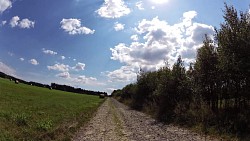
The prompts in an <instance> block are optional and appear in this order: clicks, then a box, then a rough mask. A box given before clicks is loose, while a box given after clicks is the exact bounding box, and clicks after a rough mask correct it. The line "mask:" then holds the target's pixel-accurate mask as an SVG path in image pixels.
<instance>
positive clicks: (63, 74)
mask: <svg viewBox="0 0 250 141" xmlns="http://www.w3.org/2000/svg"><path fill="white" fill-rule="evenodd" d="M56 76H57V77H61V78H70V74H69V72H62V73H59V74H57V75H56Z"/></svg>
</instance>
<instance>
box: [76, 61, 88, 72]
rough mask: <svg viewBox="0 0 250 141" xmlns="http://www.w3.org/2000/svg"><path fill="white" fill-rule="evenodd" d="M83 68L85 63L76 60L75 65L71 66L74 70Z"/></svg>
mask: <svg viewBox="0 0 250 141" xmlns="http://www.w3.org/2000/svg"><path fill="white" fill-rule="evenodd" d="M84 68H85V64H84V63H80V62H78V63H77V64H76V66H75V67H73V69H74V70H76V71H81V70H84Z"/></svg>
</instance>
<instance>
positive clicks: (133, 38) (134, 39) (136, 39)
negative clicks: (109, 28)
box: [130, 35, 139, 41]
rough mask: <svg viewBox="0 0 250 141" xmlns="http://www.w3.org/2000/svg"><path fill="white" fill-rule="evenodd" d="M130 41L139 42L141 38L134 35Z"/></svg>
mask: <svg viewBox="0 0 250 141" xmlns="http://www.w3.org/2000/svg"><path fill="white" fill-rule="evenodd" d="M130 39H131V40H133V41H138V40H139V37H138V35H132V36H131V37H130Z"/></svg>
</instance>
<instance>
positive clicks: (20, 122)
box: [13, 113, 28, 126]
mask: <svg viewBox="0 0 250 141" xmlns="http://www.w3.org/2000/svg"><path fill="white" fill-rule="evenodd" d="M13 120H14V121H15V123H16V124H17V126H26V125H28V116H27V115H26V114H24V113H21V114H15V115H14V116H13Z"/></svg>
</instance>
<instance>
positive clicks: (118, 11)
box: [96, 0, 131, 18]
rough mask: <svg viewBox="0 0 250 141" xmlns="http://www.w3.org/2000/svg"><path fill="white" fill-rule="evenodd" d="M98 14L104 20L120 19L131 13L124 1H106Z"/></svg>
mask: <svg viewBox="0 0 250 141" xmlns="http://www.w3.org/2000/svg"><path fill="white" fill-rule="evenodd" d="M96 12H97V13H98V14H99V15H100V16H101V17H104V18H120V17H122V16H124V15H128V14H129V13H130V12H131V11H130V9H129V8H128V7H127V6H126V5H125V4H124V1H123V0H104V3H103V5H102V6H101V7H100V8H99V9H98V10H97V11H96Z"/></svg>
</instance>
